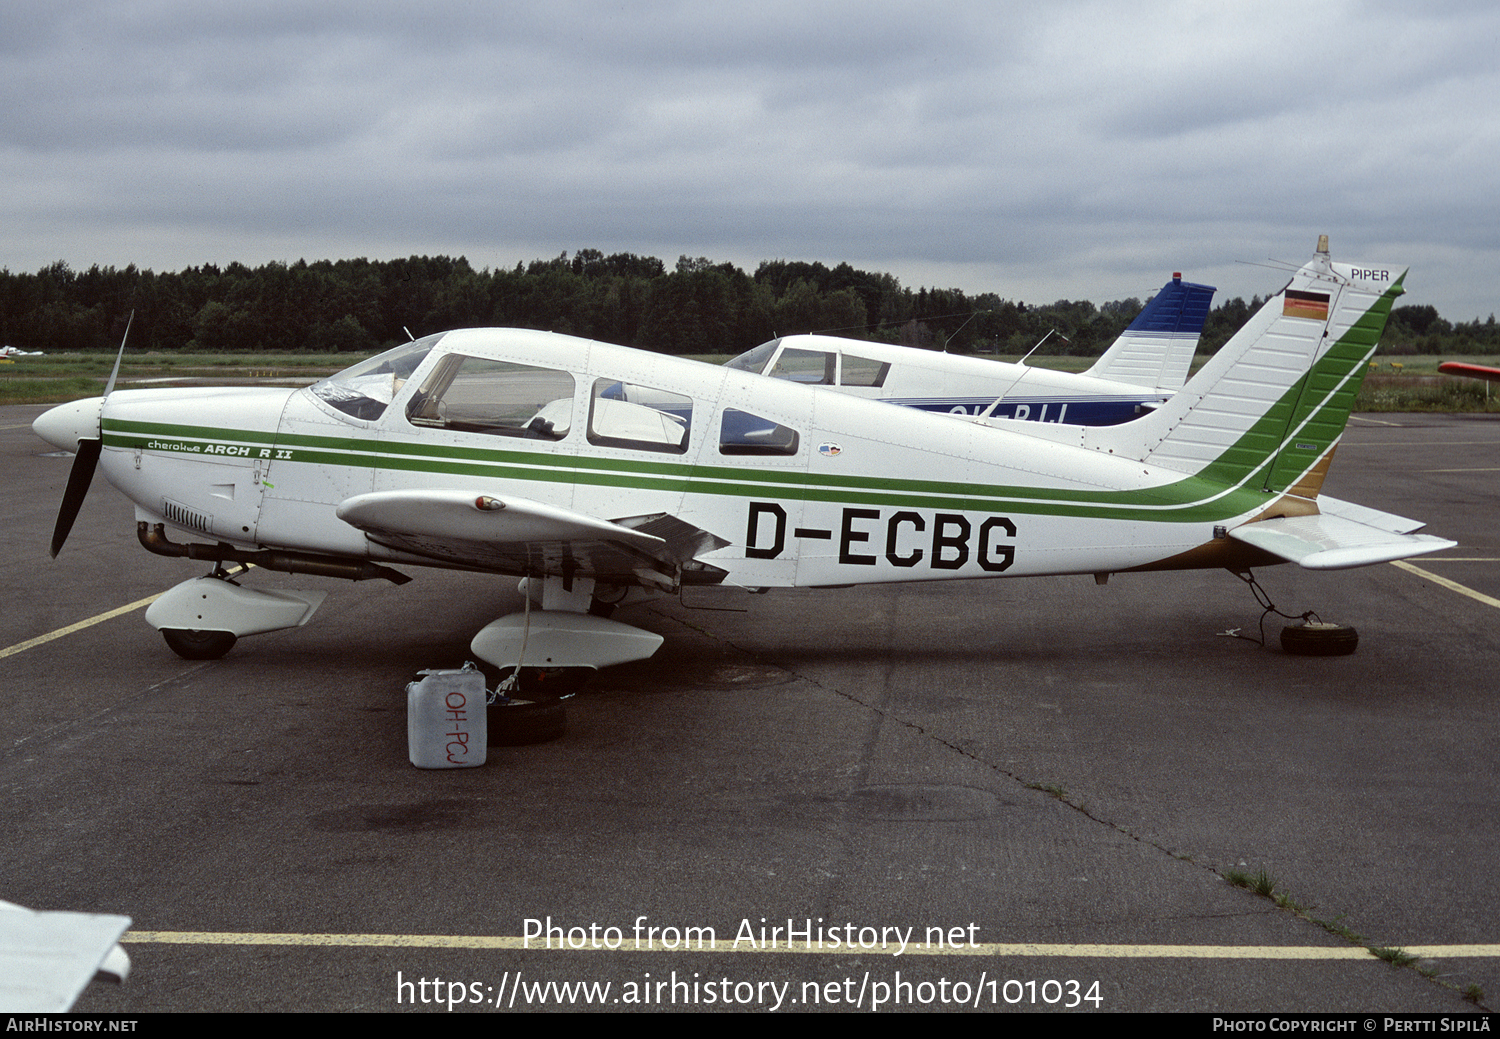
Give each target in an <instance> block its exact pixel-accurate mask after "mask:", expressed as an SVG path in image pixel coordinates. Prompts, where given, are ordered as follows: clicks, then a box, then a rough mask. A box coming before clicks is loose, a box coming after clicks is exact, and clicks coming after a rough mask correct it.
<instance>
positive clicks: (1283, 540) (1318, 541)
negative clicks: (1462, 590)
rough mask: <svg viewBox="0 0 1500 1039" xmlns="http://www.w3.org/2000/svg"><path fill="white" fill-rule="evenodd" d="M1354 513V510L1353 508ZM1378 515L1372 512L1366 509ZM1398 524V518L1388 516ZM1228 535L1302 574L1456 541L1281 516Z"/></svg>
mask: <svg viewBox="0 0 1500 1039" xmlns="http://www.w3.org/2000/svg"><path fill="white" fill-rule="evenodd" d="M1356 508H1358V506H1356ZM1366 511H1368V512H1371V513H1375V514H1376V515H1378V516H1386V515H1387V514H1386V513H1377V512H1376V510H1374V509H1370V510H1366ZM1390 518H1391V519H1394V520H1399V519H1400V518H1401V517H1399V516H1393V517H1390ZM1229 536H1230V537H1232V538H1234V539H1235V540H1236V541H1243V542H1244V543H1245V544H1247V545H1253V546H1255V547H1256V548H1259V549H1263V550H1265V551H1267V552H1269V553H1271V554H1272V555H1275V556H1280V557H1281V558H1282V559H1285V560H1288V561H1289V562H1293V563H1296V564H1297V565H1298V566H1300V567H1302V568H1304V569H1306V570H1346V569H1349V568H1351V567H1356V566H1369V565H1371V564H1373V563H1389V562H1391V561H1392V560H1396V559H1406V558H1408V557H1409V556H1420V555H1424V554H1426V553H1428V552H1440V551H1442V550H1443V549H1445V548H1453V547H1454V546H1455V545H1456V544H1457V542H1456V541H1448V540H1446V539H1444V538H1439V537H1433V536H1432V535H1430V534H1406V533H1397V532H1395V531H1392V530H1386V529H1383V528H1382V527H1380V526H1373V525H1371V524H1369V523H1361V522H1359V521H1358V520H1353V519H1348V518H1346V517H1344V516H1335V515H1331V514H1326V513H1325V514H1322V515H1317V516H1281V517H1277V518H1275V519H1268V520H1261V521H1259V522H1257V523H1246V524H1244V525H1243V526H1239V527H1235V528H1234V529H1233V530H1231V531H1230V532H1229Z"/></svg>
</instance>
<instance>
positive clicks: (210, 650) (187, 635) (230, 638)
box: [161, 628, 238, 660]
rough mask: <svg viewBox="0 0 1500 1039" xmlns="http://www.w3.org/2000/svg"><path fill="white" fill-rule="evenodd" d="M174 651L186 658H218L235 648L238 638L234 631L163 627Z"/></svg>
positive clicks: (169, 644) (163, 632) (165, 637)
mask: <svg viewBox="0 0 1500 1039" xmlns="http://www.w3.org/2000/svg"><path fill="white" fill-rule="evenodd" d="M161 637H162V638H164V639H166V640H167V645H168V646H170V647H171V649H172V652H173V653H176V654H177V655H178V656H179V657H181V658H182V659H184V660H218V659H219V658H220V657H222V656H223V655H224V654H225V653H228V652H229V651H230V650H231V649H233V648H234V644H235V642H236V641H238V638H237V637H236V635H235V634H234V632H232V631H197V630H193V629H188V628H162V629H161Z"/></svg>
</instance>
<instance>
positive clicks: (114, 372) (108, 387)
mask: <svg viewBox="0 0 1500 1039" xmlns="http://www.w3.org/2000/svg"><path fill="white" fill-rule="evenodd" d="M133 324H135V311H134V310H132V311H131V312H130V316H129V317H128V318H126V319H125V334H124V335H122V336H121V337H120V352H119V353H117V354H115V366H114V368H112V369H110V373H109V381H108V382H106V383H105V384H104V399H105V400H108V399H109V395H110V394H111V393H113V392H114V390H115V379H116V378H117V377H118V376H119V374H120V362H121V361H122V360H123V359H124V357H125V340H127V339H129V338H130V326H131V325H133Z"/></svg>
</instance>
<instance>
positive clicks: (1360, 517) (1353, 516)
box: [1318, 494, 1427, 534]
mask: <svg viewBox="0 0 1500 1039" xmlns="http://www.w3.org/2000/svg"><path fill="white" fill-rule="evenodd" d="M1318 511H1319V512H1321V513H1324V514H1325V515H1328V516H1337V517H1338V518H1339V519H1346V520H1353V521H1354V522H1356V523H1363V524H1365V525H1366V526H1368V527H1378V528H1379V529H1381V530H1388V531H1390V532H1391V533H1392V534H1410V533H1412V532H1413V531H1417V530H1421V529H1422V528H1423V527H1425V526H1427V524H1426V522H1425V521H1423V520H1414V519H1407V518H1406V517H1405V516H1397V515H1396V514H1395V513H1393V512H1381V511H1380V510H1379V509H1372V508H1370V507H1368V506H1366V505H1356V504H1354V503H1353V502H1352V501H1341V500H1340V499H1338V498H1330V497H1329V496H1328V495H1326V494H1320V495H1318Z"/></svg>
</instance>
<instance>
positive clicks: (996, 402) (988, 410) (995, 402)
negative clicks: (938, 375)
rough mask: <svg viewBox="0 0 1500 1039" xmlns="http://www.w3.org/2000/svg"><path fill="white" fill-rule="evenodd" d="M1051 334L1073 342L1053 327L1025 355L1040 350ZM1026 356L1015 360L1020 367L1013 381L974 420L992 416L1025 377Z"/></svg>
mask: <svg viewBox="0 0 1500 1039" xmlns="http://www.w3.org/2000/svg"><path fill="white" fill-rule="evenodd" d="M1053 336H1057V338H1059V339H1061V340H1062V341H1063V342H1065V343H1067V344H1069V345H1072V343H1073V340H1071V339H1069V338H1068V337H1067V336H1065V335H1063V334H1062V333H1061V332H1059V331H1058V330H1057V329H1055V328H1054V329H1052V330H1051V331H1050V332H1048V333H1047V334H1046V335H1044V336H1042V338H1040V339H1038V340H1037V341H1036V346H1033V347H1032V348H1031V349H1030V350H1027V351H1026V357H1030V356H1031V355H1032V354H1034V353H1036V352H1037V351H1038V350H1040V349H1041V348H1042V344H1043V343H1045V342H1046V341H1047V340H1049V339H1051V338H1052V337H1053ZM1026 357H1023V358H1021V359H1020V360H1019V361H1017V362H1016V364H1017V365H1019V366H1020V368H1021V374H1020V375H1017V376H1016V379H1015V381H1014V382H1012V383H1011V384H1010V385H1009V386H1007V387H1005V391H1004V392H1003V393H1001V394H1000V396H998V397H996V398H995V399H994V400H993V401H991V402H990V406H989V407H987V408H985V409H984V410H983V411H981V412H980V413H979V414H978V415H975V416H974V418H975V420H976V421H978V422H983V421H984V420H985V419H987V418H991V417H993V416H994V414H995V409H996V408H997V407H999V405H1000V402H1001V401H1002V400H1004V399H1005V398H1006V397H1008V396H1010V391H1011V390H1013V389H1015V388H1016V387H1017V386H1019V385H1020V383H1021V380H1022V379H1024V378H1026V373H1027V372H1029V371H1031V369H1030V368H1028V367H1026Z"/></svg>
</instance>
